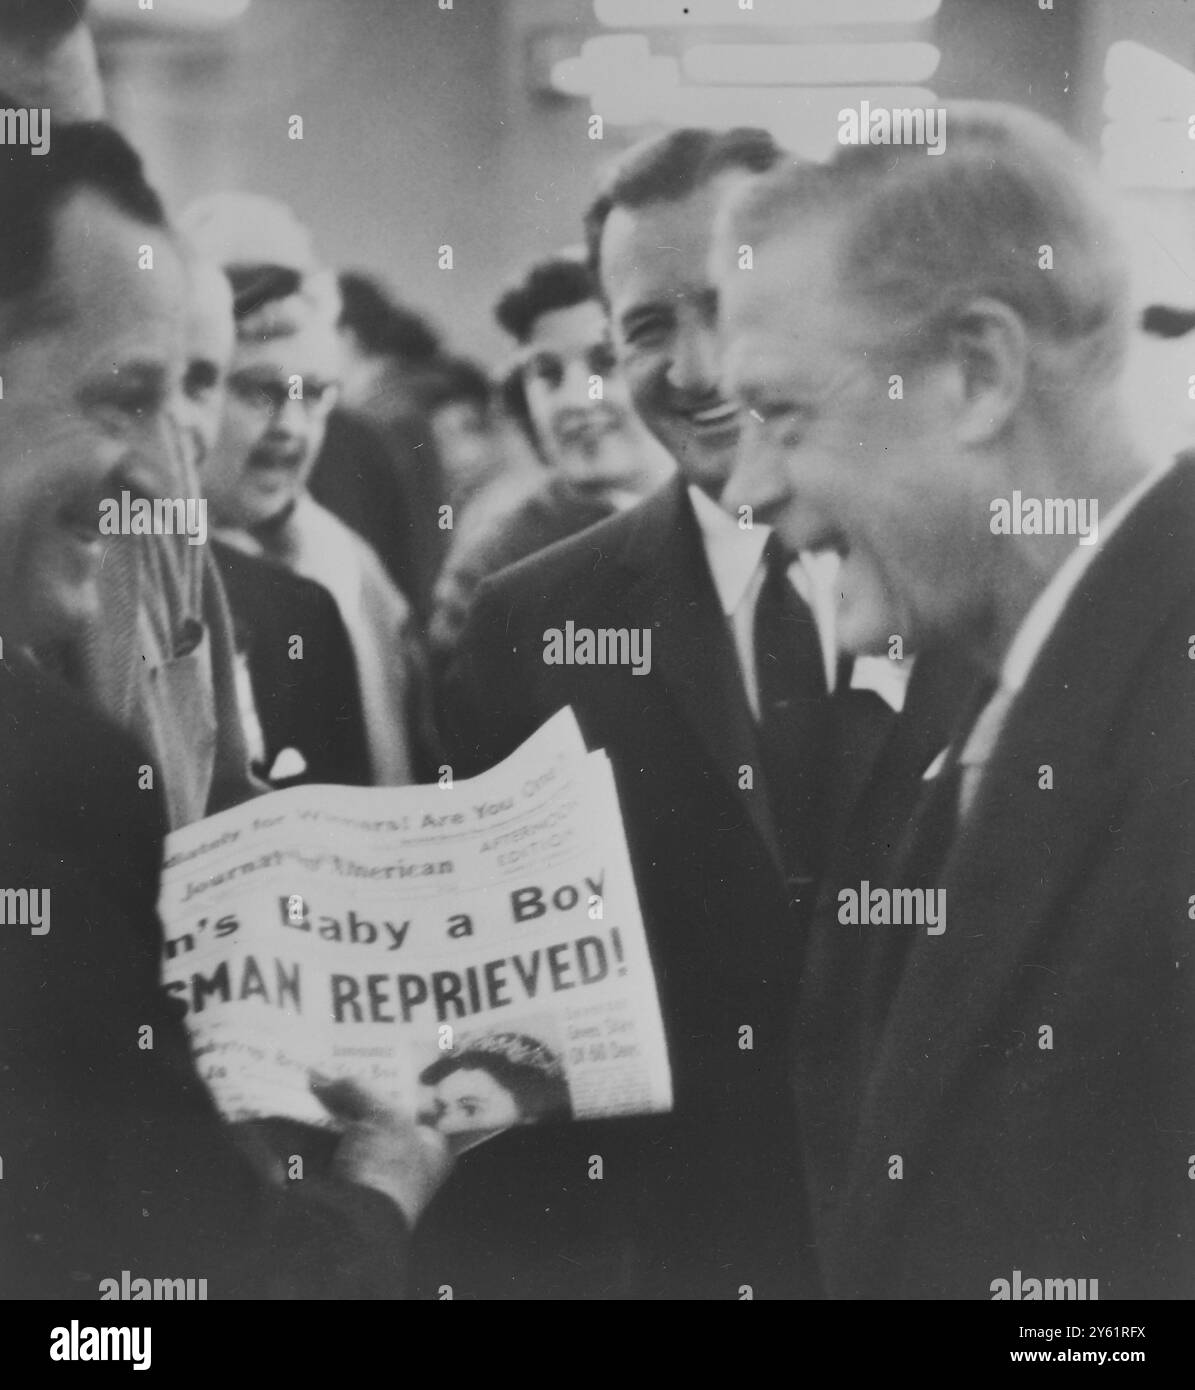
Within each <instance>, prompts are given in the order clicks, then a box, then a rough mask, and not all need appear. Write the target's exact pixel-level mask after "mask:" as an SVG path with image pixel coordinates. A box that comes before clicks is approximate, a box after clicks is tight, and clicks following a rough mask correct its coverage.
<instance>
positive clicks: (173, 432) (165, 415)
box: [120, 410, 189, 497]
mask: <svg viewBox="0 0 1195 1390" xmlns="http://www.w3.org/2000/svg"><path fill="white" fill-rule="evenodd" d="M120 469H121V473H122V474H123V476H124V478H125V480H126V483H127V485H128V486H129V487H130V488H131V489H132V490H133V491H135V492H137V493H138V494H140V495H141V496H145V497H179V496H184V495H185V494H186V491H187V488H186V480H187V477H188V472H189V471H188V469H187V466H186V461H185V448H184V445H183V440H182V432H181V429H180V427H179V422H178V421H177V420H176V419H175V417H174V414H173V413H172V412H171V411H166V410H163V411H161V412H160V413H159V414H158V415H157V416H156V417H155V418H154V419H153V420H152V421H150V422H147V424H146V427H145V428H144V429H142V430H139V431H138V432H137V435H136V438H135V439H134V440H133V441H132V444H131V447H130V448H129V449H128V450H127V452H126V453H125V456H124V458H123V459H122V460H121V464H120Z"/></svg>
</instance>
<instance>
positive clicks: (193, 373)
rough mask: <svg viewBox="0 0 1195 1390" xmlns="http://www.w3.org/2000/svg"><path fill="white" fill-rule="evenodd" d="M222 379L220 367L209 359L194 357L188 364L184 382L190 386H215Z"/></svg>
mask: <svg viewBox="0 0 1195 1390" xmlns="http://www.w3.org/2000/svg"><path fill="white" fill-rule="evenodd" d="M219 379H220V366H219V364H218V363H217V362H213V361H212V360H211V359H210V358H207V357H193V358H192V359H191V360H190V361H189V362H188V363H187V370H186V373H185V376H184V380H185V381H186V382H187V384H188V385H189V386H214V385H215V383H216V382H217V381H218V380H219Z"/></svg>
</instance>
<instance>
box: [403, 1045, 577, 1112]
mask: <svg viewBox="0 0 1195 1390" xmlns="http://www.w3.org/2000/svg"><path fill="white" fill-rule="evenodd" d="M457 1071H484V1072H486V1073H487V1074H488V1075H489V1076H492V1077H493V1078H494V1080H495V1081H497V1083H498V1084H499V1085H500V1086H503V1087H504V1088H505V1089H506V1090H508V1091H509V1092H510V1093H511V1095H512V1096H513V1097H514V1098H515V1101H516V1102H517V1103H518V1107H519V1113H520V1116H521V1117H522V1119H524V1120H526V1121H529V1122H531V1123H535V1122H536V1121H539V1120H545V1119H549V1118H552V1117H554V1116H560V1117H566V1116H568V1115H570V1114H571V1112H572V1107H571V1103H570V1097H569V1089H568V1081H567V1080H566V1079H565V1075H564V1068H563V1066H562V1065H561V1063H560V1059H559V1058H558V1057H557V1056H556V1054H555V1053H554V1052H553V1051H552V1050H551V1048H549V1047H547V1046H546V1045H545V1044H544V1043H542V1042H540V1041H539V1039H538V1038H532V1037H529V1036H528V1035H527V1034H526V1033H491V1034H489V1035H486V1036H483V1037H480V1038H477V1039H475V1040H474V1041H472V1042H468V1043H466V1044H465V1046H464V1047H462V1048H461V1049H460V1050H459V1051H457V1052H454V1053H449V1054H447V1055H446V1056H443V1057H439V1058H437V1059H436V1061H434V1062H433V1063H432V1064H431V1066H429V1067H425V1068H424V1069H423V1071H422V1072H420V1074H419V1080H420V1082H421V1083H422V1084H423V1085H424V1086H435V1085H436V1084H437V1083H439V1082H441V1081H443V1080H444V1078H445V1077H446V1076H451V1075H452V1073H453V1072H457Z"/></svg>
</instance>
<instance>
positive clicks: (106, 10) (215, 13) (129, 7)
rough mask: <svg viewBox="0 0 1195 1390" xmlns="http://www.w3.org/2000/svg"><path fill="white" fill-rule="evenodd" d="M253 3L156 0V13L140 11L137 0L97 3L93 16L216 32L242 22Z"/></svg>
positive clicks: (104, 0)
mask: <svg viewBox="0 0 1195 1390" xmlns="http://www.w3.org/2000/svg"><path fill="white" fill-rule="evenodd" d="M248 8H249V0H154V7H153V9H152V10H143V11H139V10H138V8H137V5H136V4H135V0H93V3H92V6H91V12H92V15H93V16H94V17H95V18H96V19H100V20H125V21H129V20H130V19H132V20H138V19H139V20H142V21H144V22H146V23H149V24H153V23H155V22H158V23H161V24H163V25H173V26H174V27H175V28H180V27H181V28H187V29H216V28H219V27H220V26H221V25H224V24H231V23H233V21H234V20H238V19H240V18H241V17H242V16H243V15H244V14H245V12H246V10H248Z"/></svg>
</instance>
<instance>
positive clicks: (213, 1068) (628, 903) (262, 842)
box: [159, 710, 672, 1142]
mask: <svg viewBox="0 0 1195 1390" xmlns="http://www.w3.org/2000/svg"><path fill="white" fill-rule="evenodd" d="M159 909H160V913H161V917H162V922H163V925H164V928H165V947H164V954H165V964H164V978H165V986H166V989H167V990H168V991H169V992H170V993H171V994H173V995H175V996H177V997H178V998H179V999H181V1000H182V1001H183V1002H184V1003H185V1005H186V1008H187V1024H188V1027H189V1029H190V1033H191V1041H192V1045H193V1047H194V1050H195V1056H196V1060H197V1064H198V1067H199V1070H200V1074H201V1075H202V1076H203V1078H204V1080H205V1081H206V1083H207V1084H208V1086H209V1087H210V1089H211V1091H212V1094H213V1095H214V1097H215V1099H216V1103H217V1104H218V1105H219V1107H220V1109H221V1111H222V1112H223V1113H224V1114H225V1115H226V1116H227V1117H228V1118H229V1119H234V1120H239V1119H250V1118H257V1117H262V1116H285V1117H288V1118H291V1119H297V1120H303V1121H308V1122H311V1123H315V1124H321V1123H325V1122H326V1121H327V1115H326V1114H325V1112H324V1110H323V1109H322V1107H321V1106H320V1104H319V1102H318V1101H317V1100H316V1099H315V1098H314V1096H313V1095H312V1094H311V1091H310V1089H309V1078H310V1075H311V1073H312V1072H320V1073H323V1074H324V1075H326V1076H342V1075H343V1076H351V1077H354V1078H355V1079H357V1080H359V1081H360V1082H362V1083H363V1084H364V1085H366V1086H368V1087H370V1088H371V1089H373V1090H375V1091H377V1092H378V1093H379V1094H381V1095H383V1096H386V1097H387V1098H388V1099H390V1100H391V1101H392V1102H395V1103H397V1104H399V1105H401V1106H402V1107H404V1108H405V1109H406V1110H408V1111H409V1112H412V1113H417V1114H419V1115H421V1116H422V1117H423V1118H424V1119H426V1120H428V1121H429V1122H431V1123H434V1124H436V1125H437V1126H438V1127H439V1128H440V1129H441V1130H442V1131H443V1132H444V1133H445V1134H446V1135H452V1136H458V1142H460V1141H465V1142H467V1136H468V1134H469V1133H470V1132H477V1133H478V1134H479V1135H480V1133H482V1132H492V1131H494V1130H496V1129H501V1128H505V1127H507V1126H509V1125H511V1124H515V1123H520V1122H522V1123H527V1122H539V1121H542V1120H549V1119H555V1118H567V1117H569V1116H574V1117H577V1118H588V1117H595V1116H607V1115H625V1114H636V1113H643V1112H649V1111H660V1110H668V1109H669V1108H670V1107H671V1104H672V1083H671V1077H670V1073H669V1067H668V1056H667V1048H666V1045H665V1040H664V1029H663V1023H662V1020H661V1017H660V1009H659V1003H658V1000H657V997H656V987H655V979H654V976H653V973H652V967H651V960H650V957H649V954H648V950H647V942H646V938H645V936H644V931H643V922H642V918H641V917H640V913H639V904H638V900H637V897H636V893H635V884H634V879H633V877H632V874H631V867H630V860H629V856H628V854H627V848H626V840H625V837H624V835H623V830H622V820H621V816H620V813H619V808H618V800H617V795H616V792H615V787H614V778H613V774H612V772H611V768H610V764H609V760H608V759H607V758H606V756H605V754H604V753H587V752H586V751H585V746H584V742H583V740H582V738H581V734H580V731H579V730H578V728H577V724H576V720H575V719H574V717H573V714H572V712H571V710H565V711H562V712H561V713H560V714H558V715H556V716H555V717H554V718H553V719H551V720H550V721H549V722H548V723H547V724H545V725H544V726H543V728H542V729H540V730H539V731H538V732H537V733H536V734H535V735H533V737H531V738H530V739H528V740H527V742H526V743H525V744H524V745H523V746H522V747H521V748H520V749H519V750H518V751H517V752H516V753H514V754H512V755H511V756H510V757H509V758H508V759H507V760H506V761H505V762H503V763H501V764H500V765H499V766H497V767H495V768H493V769H492V770H491V771H489V772H487V773H485V774H483V775H482V776H480V777H475V778H472V779H470V780H468V781H461V782H456V783H455V784H453V785H447V782H446V784H445V785H443V786H440V785H431V786H419V787H395V788H389V787H386V788H378V787H340V786H307V787H295V788H290V789H287V790H285V791H278V792H273V793H271V794H270V795H268V796H263V797H259V798H257V799H256V800H254V801H251V802H248V803H246V804H245V805H242V806H238V807H236V808H235V809H233V810H231V811H224V812H222V813H221V814H219V815H216V816H211V817H209V818H208V819H207V820H204V821H201V822H199V823H198V824H196V825H190V826H187V827H186V828H185V829H183V830H179V831H176V832H174V833H173V834H172V835H170V836H169V838H168V839H167V842H166V857H165V866H164V873H163V880H162V894H161V900H160V904H159Z"/></svg>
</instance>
